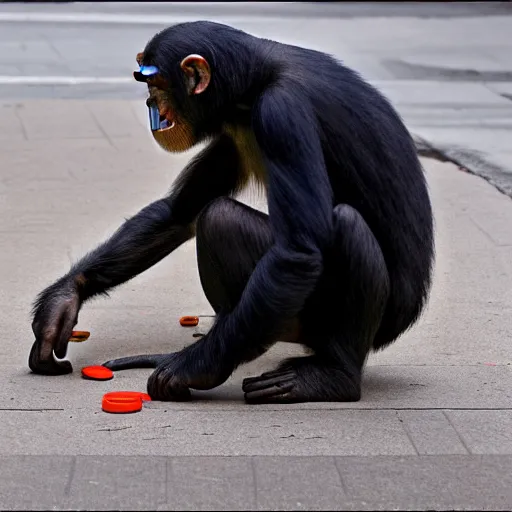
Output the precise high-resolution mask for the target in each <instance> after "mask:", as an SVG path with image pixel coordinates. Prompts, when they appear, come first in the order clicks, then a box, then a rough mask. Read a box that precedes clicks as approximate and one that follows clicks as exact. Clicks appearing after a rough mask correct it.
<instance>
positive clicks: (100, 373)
mask: <svg viewBox="0 0 512 512" xmlns="http://www.w3.org/2000/svg"><path fill="white" fill-rule="evenodd" d="M82 377H83V378H84V379H90V380H110V379H113V378H114V372H113V371H112V370H109V369H108V368H106V367H105V366H86V367H85V368H82Z"/></svg>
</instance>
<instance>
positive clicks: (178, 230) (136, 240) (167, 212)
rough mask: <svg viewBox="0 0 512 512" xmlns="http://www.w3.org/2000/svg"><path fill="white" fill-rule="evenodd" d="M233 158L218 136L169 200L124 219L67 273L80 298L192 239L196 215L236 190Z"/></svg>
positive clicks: (119, 281)
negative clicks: (207, 205) (73, 279)
mask: <svg viewBox="0 0 512 512" xmlns="http://www.w3.org/2000/svg"><path fill="white" fill-rule="evenodd" d="M237 173H238V157H237V154H236V149H235V147H234V144H233V142H232V141H231V140H230V139H229V138H227V137H225V136H222V137H220V138H219V139H218V140H216V141H214V142H213V143H212V144H211V145H210V146H208V147H207V148H206V149H205V150H204V151H203V152H201V153H200V154H199V155H198V156H197V157H196V158H195V159H194V160H193V161H192V162H190V164H189V165H188V166H187V168H185V169H184V171H183V172H182V173H181V174H180V176H179V177H178V178H177V180H176V182H175V184H174V186H173V190H172V192H171V194H170V195H169V196H168V197H165V198H163V199H160V200H158V201H155V202H154V203H151V204H150V205H148V206H146V207H145V208H144V209H142V210H141V211H140V212H139V213H138V214H136V215H135V216H134V217H132V218H130V219H128V220H127V221H126V222H125V223H124V224H123V225H122V226H121V227H120V228H119V229H118V231H117V232H116V233H115V234H114V235H113V236H112V237H111V238H110V239H109V240H107V241H106V242H105V243H103V244H102V245H100V246H99V247H98V248H97V249H95V250H94V251H92V252H91V253H89V254H87V255H86V256H85V257H84V258H83V259H82V260H81V261H79V262H78V263H76V264H75V265H74V266H73V268H72V269H71V271H70V274H71V275H72V276H74V277H75V279H76V281H77V282H78V283H79V292H80V298H81V299H82V301H84V300H87V299H88V298H90V297H93V296H94V295H97V294H101V293H105V292H106V291H107V290H109V289H111V288H113V287H115V286H118V285H120V284H122V283H124V282H126V281H128V280H129V279H131V278H133V277H135V276H136V275H138V274H140V273H141V272H144V271H145V270H147V269H148V268H150V267H151V266H153V265H155V264H156V263H157V262H159V261H160V260H161V259H162V258H164V257H165V256H167V255H168V254H170V253H171V252H172V251H174V250H175V249H176V248H178V247H179V246H180V245H181V244H183V243H184V242H186V241H187V240H189V239H190V238H192V237H193V235H194V226H193V223H194V220H195V218H196V217H197V215H198V214H199V212H200V211H201V209H202V208H203V207H204V206H205V205H206V204H207V203H208V202H209V201H211V200H213V199H215V198H216V197H218V196H220V195H228V194H230V193H231V192H232V191H233V190H234V189H235V188H236V187H237Z"/></svg>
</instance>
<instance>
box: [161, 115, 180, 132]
mask: <svg viewBox="0 0 512 512" xmlns="http://www.w3.org/2000/svg"><path fill="white" fill-rule="evenodd" d="M175 124H176V123H175V121H172V122H169V120H168V119H166V118H165V117H164V118H163V119H162V120H161V121H160V128H159V131H161V132H164V131H165V130H170V129H171V128H174V125H175Z"/></svg>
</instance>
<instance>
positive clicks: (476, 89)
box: [0, 2, 512, 195]
mask: <svg viewBox="0 0 512 512" xmlns="http://www.w3.org/2000/svg"><path fill="white" fill-rule="evenodd" d="M194 19H210V20H214V21H220V22H225V23H228V24H232V25H235V26H237V27H239V28H241V29H244V30H247V31H250V32H252V33H254V34H255V35H260V36H263V37H270V38H274V39H277V40H280V41H283V42H288V43H292V44H298V45H304V46H310V47H313V48H315V49H319V50H324V51H327V52H329V53H331V54H333V55H335V56H336V57H338V58H339V59H340V60H342V61H344V62H345V63H346V64H347V65H350V66H352V67H354V68H355V69H357V70H358V71H359V72H361V73H362V74H363V76H365V77H366V78H367V79H368V80H370V81H372V82H374V83H375V84H376V85H378V86H379V87H380V88H381V90H382V91H383V92H384V93H385V94H387V95H388V96H389V97H390V99H391V100H392V101H394V103H395V104H396V105H397V107H398V109H399V111H400V112H401V114H402V115H403V117H404V118H405V120H406V121H407V123H408V125H409V127H410V129H411V131H412V132H413V134H414V135H415V136H416V137H417V139H418V143H419V147H421V148H423V147H425V146H426V147H428V148H432V147H433V148H434V149H436V150H437V151H438V152H440V153H442V154H443V155H444V156H445V157H447V158H449V159H451V160H452V161H454V162H456V163H458V164H460V165H462V166H463V167H466V168H468V169H469V170H470V171H472V172H475V173H477V174H479V175H480V176H482V177H484V178H485V179H487V180H489V181H490V182H491V183H492V184H493V185H494V186H496V187H497V188H498V189H499V190H501V191H502V192H504V193H507V194H509V195H512V160H511V151H510V137H509V133H510V132H509V130H510V128H511V126H512V38H511V37H510V33H511V31H512V3H511V2H474V3H464V2H462V3H455V2H440V3H434V2H433V3H398V2H390V3H385V4H384V3H383V4H379V3H371V2H370V3H351V2H347V3H345V2H343V3H341V2H332V3H329V2H317V3H312V2H310V3H275V4H274V3H250V2H249V3H237V2H232V3H218V4H207V3H175V4H173V3H159V2H147V3H144V4H141V3H136V2H134V3H116V4H109V3H83V4H82V3H73V2H69V3H68V2H65V3H54V4H38V3H29V4H20V3H16V2H15V3H3V4H2V5H1V8H0V65H1V69H2V71H1V72H0V100H1V99H23V98H55V99H57V98H75V99H80V98H84V99H85V98H87V99H93V98H96V99H101V98H112V99H114V98H115V99H141V98H143V97H144V95H145V91H144V90H143V89H141V88H140V87H138V86H137V84H135V83H133V81H132V79H131V72H132V71H133V69H134V56H135V55H136V53H137V52H139V51H140V50H141V49H142V48H143V47H144V45H145V43H146V42H147V41H148V39H149V38H150V37H151V36H152V35H153V34H154V33H155V32H156V31H158V30H160V29H161V28H164V27H165V26H168V25H170V24H172V23H176V22H180V21H186V20H194ZM70 84H71V85H70ZM427 153H428V152H427ZM425 154H426V153H425ZM430 154H432V151H430Z"/></svg>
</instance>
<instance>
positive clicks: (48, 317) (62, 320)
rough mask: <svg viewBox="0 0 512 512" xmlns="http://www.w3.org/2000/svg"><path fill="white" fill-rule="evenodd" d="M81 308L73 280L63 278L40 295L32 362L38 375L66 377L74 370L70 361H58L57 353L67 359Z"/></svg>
mask: <svg viewBox="0 0 512 512" xmlns="http://www.w3.org/2000/svg"><path fill="white" fill-rule="evenodd" d="M81 305H82V304H81V300H80V297H79V294H78V290H77V285H76V282H75V280H74V279H73V278H63V279H61V280H59V281H57V282H56V283H55V284H53V285H51V286H49V287H48V288H46V290H44V291H43V292H42V293H41V294H40V295H39V297H38V299H37V303H36V309H35V313H34V321H33V322H32V330H33V331H34V334H35V337H36V340H35V342H34V344H33V345H32V350H31V351H30V356H29V360H28V364H29V367H30V369H31V370H32V371H33V372H34V373H40V374H44V375H63V374H65V373H71V372H72V371H73V367H72V366H71V363H70V362H69V361H57V360H55V358H54V355H53V354H54V353H55V355H56V356H57V357H58V358H59V359H61V358H63V357H65V355H66V352H67V346H68V341H69V338H70V336H71V332H72V331H73V327H74V326H75V325H76V323H77V319H78V312H79V310H80V306H81Z"/></svg>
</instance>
